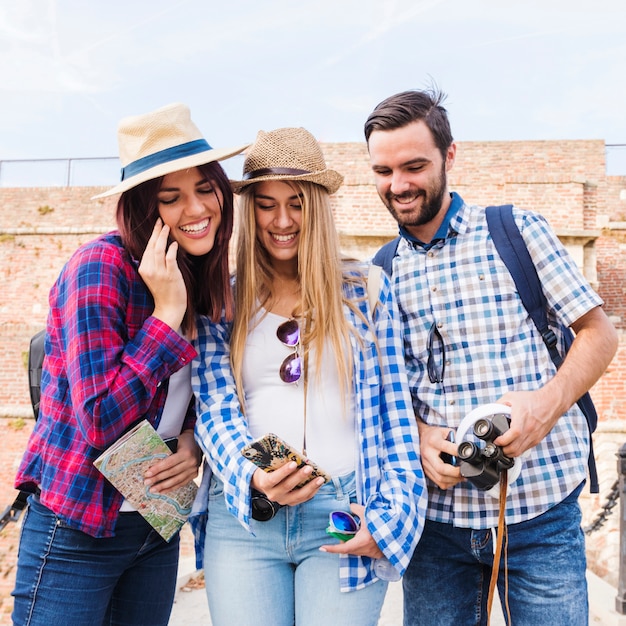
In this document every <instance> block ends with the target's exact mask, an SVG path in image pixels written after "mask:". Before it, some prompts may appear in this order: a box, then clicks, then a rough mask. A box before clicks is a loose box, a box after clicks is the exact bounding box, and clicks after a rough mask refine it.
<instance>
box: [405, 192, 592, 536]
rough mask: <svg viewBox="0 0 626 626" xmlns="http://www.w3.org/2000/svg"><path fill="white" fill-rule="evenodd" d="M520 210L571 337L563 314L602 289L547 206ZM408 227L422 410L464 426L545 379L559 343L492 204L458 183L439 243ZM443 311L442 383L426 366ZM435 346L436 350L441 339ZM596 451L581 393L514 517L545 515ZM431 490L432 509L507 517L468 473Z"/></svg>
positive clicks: (539, 457) (409, 328)
mask: <svg viewBox="0 0 626 626" xmlns="http://www.w3.org/2000/svg"><path fill="white" fill-rule="evenodd" d="M514 216H515V221H516V223H517V225H518V227H519V228H520V230H521V232H522V235H523V238H524V241H525V242H526V245H527V247H528V250H529V252H530V255H531V257H532V259H533V261H534V263H535V266H536V268H537V272H538V274H539V279H540V281H541V284H542V286H543V290H544V292H545V295H546V298H547V300H548V307H549V320H550V325H551V327H552V328H553V330H554V331H555V332H556V334H557V336H558V338H559V342H560V345H561V348H562V347H563V345H562V336H561V333H560V331H559V330H558V326H559V325H558V323H556V320H557V318H558V319H560V320H562V321H563V322H564V323H565V324H566V325H567V326H569V325H571V324H572V323H573V322H574V321H576V320H577V319H579V318H580V317H581V316H582V315H584V314H585V313H587V312H588V311H590V310H591V309H593V308H594V307H596V306H598V305H601V304H602V300H601V299H600V297H599V296H598V295H597V294H596V293H595V292H594V291H593V290H592V289H591V287H590V286H589V284H588V282H587V281H586V280H585V278H584V277H583V276H582V275H581V273H580V271H579V270H578V268H577V267H576V264H575V263H574V261H573V260H572V259H571V258H570V256H569V254H568V253H567V251H566V250H565V248H564V247H563V245H562V244H561V243H560V241H559V240H558V238H557V237H556V235H555V234H554V233H553V231H552V230H551V228H550V227H549V226H548V224H547V222H546V220H545V219H544V218H543V217H542V216H540V215H537V214H535V213H533V212H530V211H522V210H519V209H514ZM403 234H404V235H405V237H403V238H402V239H401V240H400V243H399V245H398V250H397V256H396V257H395V258H394V261H393V283H394V287H395V292H396V299H397V303H398V307H399V309H400V316H401V320H402V324H403V327H404V343H405V358H406V365H407V371H408V374H409V385H410V387H411V395H412V396H413V405H414V408H415V412H416V415H418V416H419V417H420V418H421V419H422V420H423V421H424V422H426V423H427V424H430V425H434V426H448V427H451V428H457V427H458V426H459V423H460V422H461V420H462V419H463V417H464V416H465V415H466V414H467V413H469V412H470V411H472V410H473V409H475V408H477V407H479V406H481V405H484V404H487V403H492V402H496V401H497V399H498V398H499V397H500V396H501V395H503V394H504V393H505V392H507V391H520V390H532V389H537V388H538V387H540V386H542V385H543V384H544V383H545V381H547V380H549V379H550V378H552V377H553V376H554V373H555V367H554V365H553V363H552V361H551V359H550V356H549V353H548V351H547V349H546V347H545V345H544V343H543V340H542V339H541V336H540V334H539V333H538V332H537V330H536V327H535V325H534V324H533V321H532V320H531V318H530V317H529V315H528V313H527V312H526V310H525V308H524V306H523V304H522V302H521V300H520V298H519V295H518V294H517V292H516V288H515V283H514V282H513V279H512V277H511V275H510V274H509V271H508V270H507V268H506V266H505V265H504V263H503V262H502V260H501V259H500V257H499V255H498V252H497V251H496V249H495V246H494V244H493V241H492V239H491V236H490V235H489V230H488V227H487V222H486V219H485V209H484V208H483V207H478V206H469V205H467V204H465V203H464V202H463V200H462V199H461V198H460V196H458V194H454V193H453V194H452V204H451V206H450V208H449V210H448V214H447V216H446V220H445V221H444V223H443V224H442V228H440V230H439V232H438V233H437V235H436V237H435V239H434V240H433V242H432V245H429V246H423V245H419V243H417V242H415V241H413V242H411V241H409V240H407V238H406V236H407V233H403ZM433 322H434V323H436V324H437V328H438V330H439V332H440V334H441V336H442V339H443V343H444V346H445V373H444V377H443V382H442V383H431V382H430V381H429V378H428V372H427V359H428V350H427V341H428V334H429V330H430V328H431V325H432V324H433ZM434 348H435V350H436V351H435V354H434V356H435V361H438V360H440V359H441V358H442V355H441V352H440V351H439V349H438V346H437V342H436V341H435V342H434ZM561 352H562V353H563V349H561ZM588 453H589V430H588V428H587V423H586V420H585V418H584V416H583V414H582V413H581V411H580V409H579V408H578V406H577V405H576V404H574V406H573V407H572V408H571V409H570V410H569V411H568V412H567V413H566V414H565V415H564V416H563V417H561V418H560V419H559V421H558V422H557V424H556V425H555V426H554V428H553V429H552V431H551V432H550V433H549V434H548V436H547V437H546V438H545V439H544V440H543V441H542V442H541V443H540V444H538V445H537V446H535V447H534V448H533V449H532V450H531V451H529V453H528V456H525V457H523V463H522V465H521V474H520V476H519V478H518V479H517V480H516V481H515V482H514V483H513V484H511V485H509V490H508V497H507V509H506V520H507V523H508V524H515V523H518V522H521V521H524V520H527V519H531V518H533V517H536V516H537V515H539V514H541V513H543V512H544V511H546V510H547V509H548V508H550V507H551V506H553V505H554V504H557V503H558V502H560V501H561V500H563V499H564V498H565V497H566V496H567V495H568V494H569V493H570V492H571V491H572V490H573V489H574V488H575V487H576V486H577V485H578V484H580V482H581V481H583V480H584V479H585V476H586V461H587V457H588ZM428 491H429V495H430V497H429V507H428V513H427V517H428V518H429V519H431V520H435V521H438V522H444V523H451V524H453V525H454V526H459V527H466V528H475V529H481V528H490V527H496V526H497V523H498V500H497V498H493V497H492V496H491V495H489V494H488V493H486V492H483V491H480V490H478V489H477V488H476V487H474V486H473V485H471V484H470V483H469V482H466V483H462V484H459V485H457V486H456V487H454V488H453V489H448V490H441V489H439V488H438V487H437V486H436V485H434V484H433V483H431V482H430V481H429V483H428Z"/></svg>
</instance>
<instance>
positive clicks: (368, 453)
mask: <svg viewBox="0 0 626 626" xmlns="http://www.w3.org/2000/svg"><path fill="white" fill-rule="evenodd" d="M344 288H345V292H346V295H347V297H348V298H349V299H351V300H352V301H353V302H355V303H356V304H357V305H358V307H359V309H360V311H361V313H362V314H363V315H364V316H365V317H366V318H368V319H371V315H370V313H369V304H368V297H367V292H366V289H365V288H364V286H351V285H348V284H346V285H345V287H344ZM379 299H380V302H381V304H379V306H378V307H377V315H376V316H375V318H376V321H375V324H374V329H375V332H376V335H375V336H374V334H373V333H372V331H371V330H370V329H369V328H368V327H367V325H366V324H365V323H364V322H363V320H362V319H360V317H359V316H358V315H357V314H355V313H354V312H353V311H351V310H350V309H349V307H347V306H344V310H345V314H346V317H347V318H348V320H349V321H350V323H351V324H353V325H354V327H355V328H356V329H357V330H358V332H359V334H360V336H361V337H362V339H363V345H361V343H360V342H359V341H358V340H356V339H355V338H354V337H351V343H352V350H353V354H354V363H355V365H354V380H353V383H354V393H355V402H354V404H355V407H356V411H357V419H358V425H359V429H358V431H359V432H358V442H359V459H358V467H356V468H355V471H356V482H357V498H358V502H359V503H360V504H363V505H365V519H366V521H367V527H368V530H369V531H370V533H371V534H372V536H373V537H374V540H375V541H376V543H377V544H378V546H379V547H380V548H381V550H382V551H383V553H384V554H385V556H386V557H387V558H388V559H389V560H390V561H391V563H392V564H393V565H394V567H395V568H396V569H397V570H398V572H400V573H401V574H402V573H404V570H405V569H406V567H407V565H408V563H409V560H410V558H411V555H412V554H413V551H414V549H415V546H416V545H417V541H418V539H419V537H420V536H421V533H422V529H423V526H424V520H425V513H426V506H427V494H426V486H425V485H426V481H425V477H424V474H423V472H422V467H421V463H420V457H419V439H418V437H419V435H418V432H417V424H416V422H415V417H414V414H413V408H412V406H411V396H410V394H409V390H408V385H407V378H406V371H405V367H404V359H403V354H402V340H401V336H402V332H401V327H400V321H399V317H398V311H397V307H396V305H395V303H394V301H393V294H392V291H391V288H390V284H389V280H388V278H387V276H386V275H384V273H383V275H382V276H381V284H380V296H379ZM381 305H382V306H381ZM230 331H231V329H230V325H228V324H223V323H219V324H212V323H211V322H210V321H209V320H208V319H206V318H201V319H200V320H199V326H198V339H197V342H196V348H197V350H198V355H199V356H198V358H197V359H195V360H194V362H193V365H192V387H193V390H194V393H195V394H196V398H197V412H198V420H197V423H196V438H197V440H198V442H199V444H200V445H201V446H202V448H203V450H204V452H205V454H206V457H207V459H208V462H209V465H210V468H211V470H212V471H213V472H215V473H216V475H217V476H219V478H220V479H221V480H222V481H223V483H224V496H225V499H226V506H227V507H228V509H229V511H230V512H231V513H232V514H233V516H235V517H236V518H237V519H238V520H239V522H240V523H241V524H242V525H243V526H244V528H246V529H248V530H250V524H249V522H250V513H251V509H250V480H251V478H252V474H253V473H254V472H255V471H256V469H257V468H256V466H255V465H253V464H252V463H251V462H250V461H248V460H247V459H245V458H244V457H243V456H242V455H241V453H240V451H241V449H242V448H243V447H244V446H245V445H246V444H247V443H249V442H250V441H252V437H251V435H250V433H249V430H248V426H247V422H246V419H245V417H244V416H243V415H242V414H241V410H240V405H239V401H238V399H237V392H236V388H235V382H234V379H233V376H232V371H231V367H230V354H229V339H230ZM376 344H378V347H379V349H380V358H379V353H378V351H377V349H376ZM381 367H382V370H381ZM208 473H209V472H208V471H207V472H205V476H204V480H203V487H206V482H207V480H208ZM199 493H200V494H203V493H206V489H203V488H201V489H200V492H199ZM206 507H207V502H206V498H205V497H203V496H202V495H200V496H199V499H197V500H196V505H195V506H194V513H192V517H191V522H192V527H193V529H194V533H195V535H196V556H197V560H198V563H199V567H201V563H202V547H203V545H204V533H205V525H206V519H205V515H204V514H205V513H206ZM339 576H340V586H341V589H342V591H350V590H355V589H360V588H362V587H364V586H366V585H367V584H369V583H372V582H374V581H376V580H377V578H376V576H375V574H374V571H373V562H372V560H371V559H369V558H367V557H357V556H354V555H340V557H339Z"/></svg>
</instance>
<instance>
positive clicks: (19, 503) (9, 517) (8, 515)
mask: <svg viewBox="0 0 626 626" xmlns="http://www.w3.org/2000/svg"><path fill="white" fill-rule="evenodd" d="M29 495H30V493H28V492H26V491H20V492H19V493H18V494H17V497H16V498H15V500H14V501H13V504H11V505H10V506H8V507H7V508H6V509H5V510H4V511H3V512H2V515H0V530H2V529H3V528H4V527H5V526H6V525H7V524H8V523H9V522H17V521H18V520H19V519H20V515H21V514H22V511H23V510H24V509H25V508H26V505H27V504H28V496H29Z"/></svg>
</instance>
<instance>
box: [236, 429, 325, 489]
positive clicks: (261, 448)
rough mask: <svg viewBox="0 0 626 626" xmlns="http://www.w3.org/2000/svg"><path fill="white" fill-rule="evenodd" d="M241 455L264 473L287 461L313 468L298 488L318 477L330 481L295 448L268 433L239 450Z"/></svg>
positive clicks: (321, 470) (319, 468)
mask: <svg viewBox="0 0 626 626" xmlns="http://www.w3.org/2000/svg"><path fill="white" fill-rule="evenodd" d="M241 454H242V455H243V456H244V457H245V458H246V459H248V460H249V461H252V462H253V463H254V464H255V465H256V466H257V467H260V468H261V469H262V470H265V471H266V472H273V471H274V470H277V469H278V468H279V467H282V466H283V465H284V464H285V463H288V462H289V461H295V462H296V463H297V464H298V467H303V466H304V465H309V466H310V467H311V468H313V471H312V472H311V474H309V475H308V476H307V478H306V479H305V480H303V481H302V482H301V483H300V484H299V485H297V486H298V487H302V486H303V485H306V484H307V483H308V482H309V481H311V480H313V479H314V478H317V477H318V476H321V477H322V478H323V479H324V482H328V481H329V480H330V475H329V474H327V473H326V472H325V471H324V470H323V469H322V468H321V467H319V466H318V465H316V464H315V463H313V462H311V461H309V459H307V458H306V457H305V456H302V455H301V454H300V453H299V452H298V451H297V450H296V449H295V448H293V447H292V446H290V445H289V444H288V443H286V442H284V441H283V440H282V439H281V438H280V437H279V436H278V435H275V434H274V433H268V434H267V435H264V436H263V437H260V438H259V439H257V440H256V441H253V442H252V443H249V444H248V445H247V446H246V447H245V448H243V449H242V450H241Z"/></svg>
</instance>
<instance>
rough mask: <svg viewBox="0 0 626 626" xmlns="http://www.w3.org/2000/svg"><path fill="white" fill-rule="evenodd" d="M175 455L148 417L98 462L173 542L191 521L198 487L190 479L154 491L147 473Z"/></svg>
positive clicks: (145, 515)
mask: <svg viewBox="0 0 626 626" xmlns="http://www.w3.org/2000/svg"><path fill="white" fill-rule="evenodd" d="M170 454H172V452H171V451H170V449H169V448H168V447H167V444H166V443H165V442H164V441H163V439H161V437H160V435H159V434H158V433H157V432H156V430H154V428H153V426H152V424H150V422H148V421H146V420H144V421H142V422H140V423H139V424H137V426H135V427H134V428H132V429H131V430H129V431H128V432H127V433H125V434H124V435H123V436H122V437H121V438H120V439H119V440H118V441H116V442H115V443H114V444H113V445H112V446H111V447H109V448H108V449H107V450H105V451H104V452H103V453H102V454H101V455H100V456H99V457H98V458H97V459H96V460H95V461H94V465H95V466H96V468H98V470H99V471H100V472H101V473H102V474H103V475H104V476H105V477H106V478H107V480H108V481H109V482H110V483H111V484H112V485H113V486H114V487H115V488H116V489H117V490H118V491H119V492H120V493H121V494H122V495H123V496H124V497H125V498H126V500H127V501H128V502H129V503H130V504H131V505H132V506H134V507H135V508H136V509H137V511H138V512H139V513H141V515H143V517H145V518H146V520H148V522H149V523H150V524H151V525H152V527H153V528H154V529H155V530H156V531H157V532H158V533H159V534H160V535H161V537H163V539H165V541H169V540H170V539H171V538H172V537H173V536H174V535H175V534H176V533H177V532H178V531H179V530H180V528H181V526H182V525H183V524H184V523H185V522H186V521H187V518H188V517H189V514H190V513H191V505H192V504H193V501H194V498H195V496H196V492H197V490H198V486H197V485H196V483H195V482H193V481H190V482H189V483H187V484H186V485H184V486H183V487H179V488H177V489H175V490H174V491H170V492H168V493H150V487H148V486H146V485H144V473H145V471H146V470H147V469H148V468H149V467H150V466H151V465H153V464H154V463H155V462H156V461H158V460H159V459H163V458H165V457H166V456H169V455H170Z"/></svg>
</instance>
